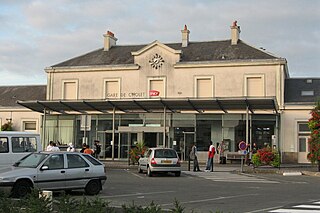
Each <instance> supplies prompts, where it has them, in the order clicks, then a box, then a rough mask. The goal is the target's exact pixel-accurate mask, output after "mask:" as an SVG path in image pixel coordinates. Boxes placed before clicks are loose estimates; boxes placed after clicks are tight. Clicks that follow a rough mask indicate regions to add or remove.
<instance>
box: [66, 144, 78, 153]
mask: <svg viewBox="0 0 320 213" xmlns="http://www.w3.org/2000/svg"><path fill="white" fill-rule="evenodd" d="M75 151H76V149H75V148H74V146H73V144H72V143H69V146H68V148H67V152H75Z"/></svg>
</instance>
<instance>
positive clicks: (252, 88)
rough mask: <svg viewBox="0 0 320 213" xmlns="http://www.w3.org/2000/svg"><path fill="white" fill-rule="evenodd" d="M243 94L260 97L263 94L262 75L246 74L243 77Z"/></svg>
mask: <svg viewBox="0 0 320 213" xmlns="http://www.w3.org/2000/svg"><path fill="white" fill-rule="evenodd" d="M245 85H246V87H245V96H251V97H260V96H264V94H265V91H264V76H263V75H256V76H246V77H245Z"/></svg>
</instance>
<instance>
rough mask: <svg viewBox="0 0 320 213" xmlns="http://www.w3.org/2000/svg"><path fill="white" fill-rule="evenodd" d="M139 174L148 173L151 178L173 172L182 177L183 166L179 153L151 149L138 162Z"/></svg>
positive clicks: (165, 149) (168, 149) (172, 150)
mask: <svg viewBox="0 0 320 213" xmlns="http://www.w3.org/2000/svg"><path fill="white" fill-rule="evenodd" d="M138 163H139V164H138V172H139V173H141V172H143V171H147V174H148V176H149V177H151V176H152V174H153V173H157V172H173V173H174V174H175V176H176V177H179V176H180V175H181V164H180V159H179V156H178V154H177V152H176V151H175V150H174V149H170V148H150V149H149V150H148V151H147V152H145V155H144V156H141V158H140V159H139V162H138Z"/></svg>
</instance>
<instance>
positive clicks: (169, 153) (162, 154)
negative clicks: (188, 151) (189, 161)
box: [154, 149, 177, 158]
mask: <svg viewBox="0 0 320 213" xmlns="http://www.w3.org/2000/svg"><path fill="white" fill-rule="evenodd" d="M154 157H155V158H177V154H176V152H175V151H174V150H172V149H157V150H155V152H154Z"/></svg>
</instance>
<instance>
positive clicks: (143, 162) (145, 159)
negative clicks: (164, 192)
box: [139, 149, 152, 170]
mask: <svg viewBox="0 0 320 213" xmlns="http://www.w3.org/2000/svg"><path fill="white" fill-rule="evenodd" d="M151 152H152V150H151V149H149V150H148V151H147V152H146V153H145V155H144V156H143V157H141V158H140V159H139V163H140V168H141V169H142V170H147V165H148V159H149V156H150V154H151Z"/></svg>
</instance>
